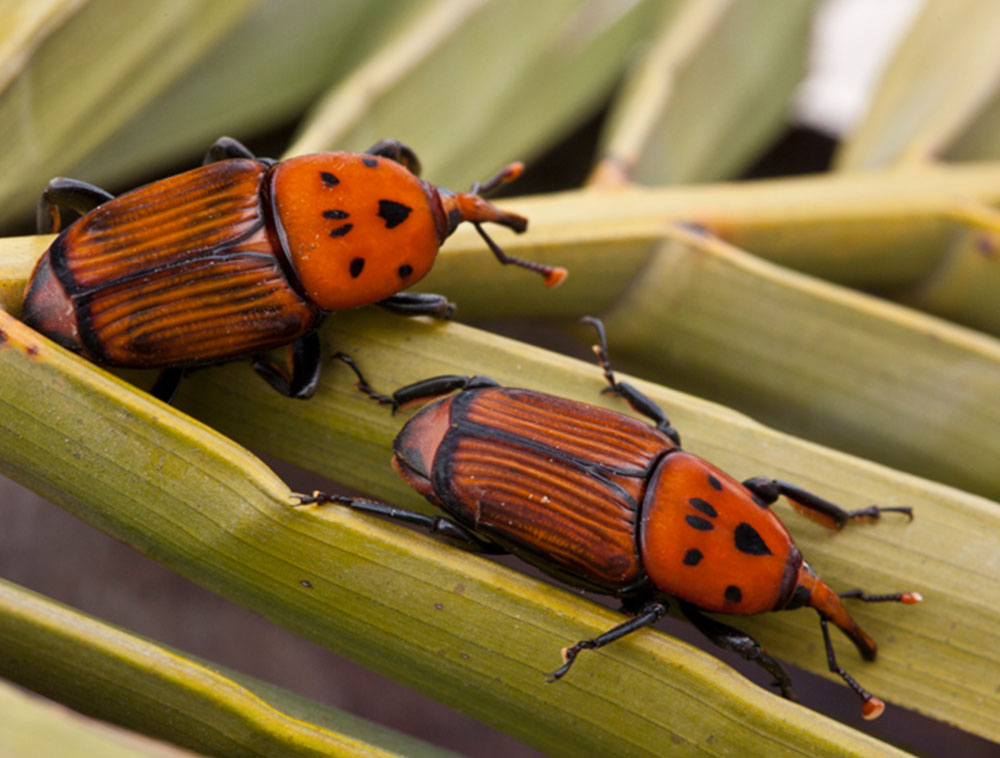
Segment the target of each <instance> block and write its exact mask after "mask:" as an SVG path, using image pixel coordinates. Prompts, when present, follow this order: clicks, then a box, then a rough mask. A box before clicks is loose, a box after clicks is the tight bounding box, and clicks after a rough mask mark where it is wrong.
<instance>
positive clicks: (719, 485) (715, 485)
mask: <svg viewBox="0 0 1000 758" xmlns="http://www.w3.org/2000/svg"><path fill="white" fill-rule="evenodd" d="M708 483H709V484H710V485H712V489H716V490H719V492H721V491H722V482H720V481H719V480H718V479H716V478H715V477H714V476H712V475H711V474H709V475H708Z"/></svg>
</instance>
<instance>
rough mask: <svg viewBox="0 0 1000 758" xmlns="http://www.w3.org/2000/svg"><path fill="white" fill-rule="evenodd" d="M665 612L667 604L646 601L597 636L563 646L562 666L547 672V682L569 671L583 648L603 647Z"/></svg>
mask: <svg viewBox="0 0 1000 758" xmlns="http://www.w3.org/2000/svg"><path fill="white" fill-rule="evenodd" d="M666 614H667V604H666V603H665V602H661V601H653V602H650V603H647V604H646V605H645V606H644V607H643V608H642V610H640V611H639V614H638V615H636V616H635V617H633V618H630V619H629V620H628V621H625V622H624V623H622V624H619V625H618V626H616V627H615V628H614V629H610V630H608V631H606V632H605V633H604V634H601V635H599V636H597V637H594V638H593V639H590V640H580V641H579V642H577V643H576V644H575V645H573V646H572V647H567V648H564V649H563V651H562V654H563V660H564V661H566V662H565V663H564V664H563V665H562V666H560V667H559V668H557V669H556V670H555V671H553V672H552V673H551V674H549V675H548V676H549V682H554V681H556V680H557V679H561V678H562V677H563V676H565V675H566V672H567V671H569V669H570V667H571V666H572V665H573V661H575V660H576V657H577V656H578V655H579V654H580V652H581V651H583V650H596V649H597V648H599V647H604V646H605V645H607V644H608V643H610V642H614V641H615V640H620V639H621V638H622V637H624V636H625V635H627V634H631V633H632V632H635V631H638V630H639V629H642V628H643V627H645V626H649V625H650V624H655V623H656V622H657V621H659V620H660V619H661V618H663V617H664V616H665V615H666Z"/></svg>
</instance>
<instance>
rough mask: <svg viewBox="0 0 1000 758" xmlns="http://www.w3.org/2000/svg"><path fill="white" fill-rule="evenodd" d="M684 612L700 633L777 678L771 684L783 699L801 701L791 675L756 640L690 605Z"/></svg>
mask: <svg viewBox="0 0 1000 758" xmlns="http://www.w3.org/2000/svg"><path fill="white" fill-rule="evenodd" d="M681 612H682V613H683V614H684V615H685V616H686V617H687V619H688V621H690V622H691V623H692V624H694V625H695V626H696V627H697V628H698V631H700V632H701V633H702V634H704V635H705V636H706V637H708V638H709V639H710V640H711V641H712V642H714V643H715V644H716V645H718V646H719V647H721V648H723V649H725V650H732V651H733V652H734V653H737V654H739V655H740V656H742V657H743V658H745V659H746V660H748V661H751V662H753V663H756V664H757V665H758V666H760V667H761V668H762V669H764V670H765V671H767V672H768V673H769V674H771V676H773V677H774V682H772V684H773V685H774V686H775V687H777V688H778V689H780V690H781V696H782V697H785V698H788V699H789V700H798V698H797V697H796V696H795V693H794V692H793V691H792V680H791V677H789V676H788V672H787V671H785V669H784V667H783V666H782V665H781V664H780V663H778V661H776V660H775V659H774V658H772V657H771V656H770V655H768V654H767V653H766V652H765V651H764V649H763V648H762V647H761V646H760V643H758V642H757V640H755V639H754V638H753V637H751V636H750V635H749V634H747V633H746V632H741V631H740V630H739V629H737V628H736V627H733V626H729V624H723V623H722V622H721V621H716V620H715V619H712V618H709V617H708V616H706V615H704V614H703V613H702V612H701V611H699V610H698V609H697V608H695V607H694V606H693V605H691V604H690V603H685V602H682V603H681Z"/></svg>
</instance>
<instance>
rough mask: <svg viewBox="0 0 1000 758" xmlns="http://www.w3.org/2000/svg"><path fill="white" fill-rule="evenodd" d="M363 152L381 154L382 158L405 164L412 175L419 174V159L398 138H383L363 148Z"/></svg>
mask: <svg viewBox="0 0 1000 758" xmlns="http://www.w3.org/2000/svg"><path fill="white" fill-rule="evenodd" d="M365 152H366V153H367V154H368V155H381V156H382V157H383V158H388V159H390V160H393V161H396V163H399V164H402V165H403V166H405V167H406V169H407V170H408V171H409V172H410V173H411V174H413V175H414V176H420V159H419V158H417V154H416V153H414V152H413V150H411V149H410V147H409V146H408V145H405V144H403V143H402V142H400V141H399V140H395V139H384V140H382V141H380V142H376V143H375V144H374V145H372V146H371V147H370V148H368V149H367V150H365Z"/></svg>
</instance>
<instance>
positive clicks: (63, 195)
mask: <svg viewBox="0 0 1000 758" xmlns="http://www.w3.org/2000/svg"><path fill="white" fill-rule="evenodd" d="M114 197H115V196H114V195H112V194H111V193H110V192H105V191H104V190H102V189H101V188H100V187H95V186H94V185H93V184H87V182H81V181H79V180H78V179H64V178H63V177H57V178H55V179H53V180H52V181H51V182H49V183H48V186H47V187H46V188H45V189H44V190H43V191H42V196H41V197H40V198H38V207H37V209H36V212H35V228H36V229H37V230H38V233H39V234H49V233H51V232H58V231H59V230H61V229H62V227H63V223H62V216H61V213H60V211H59V209H60V208H68V209H69V210H71V211H76V212H77V213H79V214H80V215H81V216H82V215H83V214H84V213H88V212H90V211H92V210H94V208H96V207H97V206H99V205H103V204H104V203H106V202H108V200H113V199H114Z"/></svg>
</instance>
